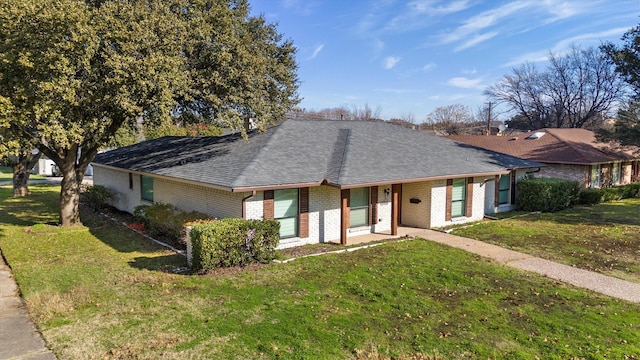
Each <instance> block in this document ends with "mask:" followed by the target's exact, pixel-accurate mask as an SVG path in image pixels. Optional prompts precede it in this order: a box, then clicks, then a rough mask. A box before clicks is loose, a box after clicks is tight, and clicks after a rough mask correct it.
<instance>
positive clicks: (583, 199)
mask: <svg viewBox="0 0 640 360" xmlns="http://www.w3.org/2000/svg"><path fill="white" fill-rule="evenodd" d="M635 197H640V183H632V184H628V185H623V186H615V187H610V188H602V189H585V190H582V191H580V196H579V197H578V201H577V202H576V203H577V204H580V205H595V204H599V203H602V202H609V201H615V200H622V199H628V198H635Z"/></svg>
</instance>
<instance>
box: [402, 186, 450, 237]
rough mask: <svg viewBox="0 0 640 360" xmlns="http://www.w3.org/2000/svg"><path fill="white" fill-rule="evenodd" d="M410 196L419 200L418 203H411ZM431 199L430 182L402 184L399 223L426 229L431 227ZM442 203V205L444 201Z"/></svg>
mask: <svg viewBox="0 0 640 360" xmlns="http://www.w3.org/2000/svg"><path fill="white" fill-rule="evenodd" d="M412 198H413V199H418V200H420V203H419V204H412V203H411V201H410V200H411V199H412ZM431 201H432V199H431V183H430V182H419V183H409V184H403V185H402V219H401V220H400V223H401V224H403V225H406V226H414V227H420V228H427V229H428V228H429V227H431V216H430V212H431ZM442 204H443V205H444V202H442ZM443 214H444V212H443Z"/></svg>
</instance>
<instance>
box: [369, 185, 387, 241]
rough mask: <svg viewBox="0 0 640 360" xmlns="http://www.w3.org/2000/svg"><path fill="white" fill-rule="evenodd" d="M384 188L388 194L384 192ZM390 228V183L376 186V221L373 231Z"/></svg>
mask: <svg viewBox="0 0 640 360" xmlns="http://www.w3.org/2000/svg"><path fill="white" fill-rule="evenodd" d="M385 189H387V190H388V193H389V195H386V194H385ZM389 230H391V185H383V186H378V223H377V224H376V225H374V227H373V231H374V232H382V231H389Z"/></svg>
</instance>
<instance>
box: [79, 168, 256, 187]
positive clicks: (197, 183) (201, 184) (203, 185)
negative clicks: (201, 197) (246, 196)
mask: <svg viewBox="0 0 640 360" xmlns="http://www.w3.org/2000/svg"><path fill="white" fill-rule="evenodd" d="M91 165H92V166H94V167H103V168H106V169H110V170H117V171H121V172H127V173H132V174H136V175H145V176H151V177H154V178H157V179H163V180H167V181H174V182H180V183H186V184H191V185H196V186H202V187H207V188H212V189H217V190H223V191H233V189H232V188H231V187H229V186H224V185H218V184H211V183H205V182H201V181H195V180H188V179H183V178H177V177H172V176H166V175H160V174H154V173H149V172H145V171H139V170H133V169H125V168H120V167H117V166H111V165H105V164H100V163H91ZM249 191H250V190H249Z"/></svg>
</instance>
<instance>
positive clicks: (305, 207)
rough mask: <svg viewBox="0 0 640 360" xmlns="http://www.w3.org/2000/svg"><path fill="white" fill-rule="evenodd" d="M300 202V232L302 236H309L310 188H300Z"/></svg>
mask: <svg viewBox="0 0 640 360" xmlns="http://www.w3.org/2000/svg"><path fill="white" fill-rule="evenodd" d="M298 194H299V195H298V196H299V199H298V200H299V202H300V208H299V209H300V218H299V220H298V221H299V234H298V236H299V237H301V238H308V237H309V188H308V187H305V188H300V190H299V192H298Z"/></svg>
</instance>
